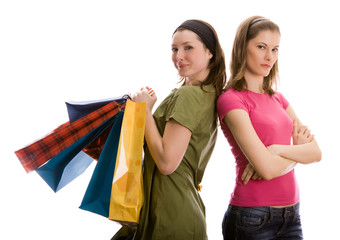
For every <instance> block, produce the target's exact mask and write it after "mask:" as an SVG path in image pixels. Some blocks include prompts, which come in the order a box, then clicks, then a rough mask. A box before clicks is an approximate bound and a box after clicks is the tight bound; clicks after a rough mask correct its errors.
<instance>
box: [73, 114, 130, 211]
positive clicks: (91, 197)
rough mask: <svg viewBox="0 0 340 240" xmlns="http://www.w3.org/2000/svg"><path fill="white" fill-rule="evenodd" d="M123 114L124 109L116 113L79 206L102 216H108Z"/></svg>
mask: <svg viewBox="0 0 340 240" xmlns="http://www.w3.org/2000/svg"><path fill="white" fill-rule="evenodd" d="M123 115H124V111H121V112H120V113H119V114H118V115H117V118H116V120H115V122H114V124H113V126H112V128H111V131H110V134H109V136H108V138H107V140H106V142H105V145H104V148H103V150H102V152H101V154H100V157H99V159H98V163H97V165H96V168H95V169H94V171H93V175H92V177H91V180H90V183H89V185H88V187H87V190H86V192H85V195H84V198H83V201H82V203H81V205H80V207H79V208H80V209H83V210H86V211H90V212H93V213H97V214H99V215H102V216H104V217H108V216H109V208H110V198H111V188H112V179H113V174H114V170H115V165H116V156H117V150H118V144H119V138H120V131H121V126H122V120H123Z"/></svg>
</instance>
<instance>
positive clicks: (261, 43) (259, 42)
mask: <svg viewBox="0 0 340 240" xmlns="http://www.w3.org/2000/svg"><path fill="white" fill-rule="evenodd" d="M259 43H261V44H263V45H266V46H268V44H266V43H264V42H257V44H259ZM278 47H280V46H279V45H277V46H275V47H274V48H278Z"/></svg>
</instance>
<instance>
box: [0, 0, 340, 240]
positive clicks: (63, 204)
mask: <svg viewBox="0 0 340 240" xmlns="http://www.w3.org/2000/svg"><path fill="white" fill-rule="evenodd" d="M335 4H336V1H334V2H333V1H331V0H324V1H287V0H286V1H272V0H269V1H260V0H259V1H251V0H248V1H241V0H239V1H232V2H231V1H217V0H210V1H201V0H190V1H179V0H171V1H138V0H131V1H100V0H97V1H90V0H81V1H80V0H78V1H77V0H60V1H51V0H41V1H38V0H30V1H23V0H21V1H20V0H7V1H6V0H3V1H1V2H0V79H1V81H0V83H1V85H0V86H1V94H0V98H1V118H0V119H1V120H0V121H1V129H0V130H1V145H0V147H1V153H2V161H1V162H2V167H1V170H0V171H1V174H0V186H1V188H0V189H1V197H0V213H1V219H2V224H1V231H0V238H1V239H51V240H52V239H110V237H111V236H112V235H113V234H114V233H115V232H116V231H117V230H118V228H119V225H118V224H117V223H115V222H111V221H109V220H107V219H105V218H103V217H101V216H99V215H95V214H93V213H89V212H85V211H83V210H80V209H79V208H78V207H79V205H80V203H81V200H82V197H83V195H84V192H85V190H86V187H87V185H88V182H89V179H90V177H91V174H92V171H93V168H94V164H92V165H91V167H90V168H89V169H88V170H87V171H86V172H85V173H84V174H83V175H82V176H80V177H79V178H78V179H76V180H75V181H74V182H72V183H71V184H70V185H68V186H67V187H65V188H64V189H62V190H61V191H60V192H58V193H56V194H55V193H54V192H53V191H52V190H51V189H50V188H49V187H48V186H47V184H46V183H45V182H43V181H42V179H41V178H40V177H39V176H38V175H37V174H36V173H34V172H33V173H30V174H26V172H25V170H24V169H23V168H22V166H21V164H20V163H19V161H18V159H17V158H16V156H15V155H14V151H15V150H17V149H19V148H22V147H24V146H25V145H27V144H29V143H31V142H33V141H34V140H36V139H38V138H40V137H42V136H44V135H46V134H47V133H48V132H50V131H51V130H53V129H54V128H56V127H57V126H59V125H60V124H61V123H64V122H66V121H67V113H66V108H65V105H64V102H65V101H68V100H93V99H103V98H109V97H114V96H118V95H121V94H125V93H128V92H131V93H133V92H135V91H136V90H137V89H139V88H140V87H142V86H145V85H148V86H151V87H153V88H154V89H155V91H156V94H157V96H158V99H159V102H160V101H161V100H162V99H164V97H165V96H166V95H167V94H168V93H169V92H170V90H171V89H172V88H174V87H176V86H177V85H176V83H177V80H178V78H177V72H176V70H175V68H174V67H173V65H172V62H171V49H170V44H171V36H172V33H173V31H174V29H175V28H176V27H177V26H178V25H179V24H180V23H182V22H183V21H184V20H187V19H192V18H197V19H202V20H205V21H207V22H209V23H210V24H212V25H213V26H214V27H215V29H216V31H217V32H218V34H219V38H220V42H221V44H222V47H223V49H224V51H225V54H226V60H227V62H229V59H230V50H231V47H232V42H233V38H234V35H235V31H236V28H237V26H238V25H239V23H240V22H241V21H242V20H244V19H245V18H247V17H249V16H251V15H263V16H265V17H268V18H270V19H272V20H273V21H274V22H276V23H277V24H278V25H279V26H280V28H281V35H282V38H281V46H280V56H279V65H280V76H281V82H280V85H279V91H280V92H282V93H283V94H284V95H285V97H286V98H287V99H288V100H289V101H290V103H291V105H292V106H293V108H294V109H295V111H296V113H297V114H298V116H299V117H300V119H301V120H302V122H303V123H304V124H306V125H308V126H309V127H310V129H312V131H313V133H314V134H315V135H316V139H317V140H318V142H319V144H320V146H321V148H322V151H323V159H322V161H321V162H320V163H317V164H312V165H307V166H305V165H299V166H298V167H297V168H296V175H297V177H298V180H299V184H300V188H301V215H302V222H303V227H304V234H305V239H307V240H310V239H313V240H314V239H340V238H339V237H338V235H337V233H338V231H337V227H338V223H337V221H338V219H337V215H338V214H339V213H340V211H339V208H338V207H337V204H338V203H339V200H340V199H339V198H340V197H339V195H340V194H338V193H339V187H338V185H339V178H338V176H337V172H338V167H339V163H338V161H339V156H338V153H337V149H338V146H337V145H336V144H337V142H338V136H339V134H340V130H339V127H338V122H339V120H340V119H339V116H340V114H337V112H338V111H339V98H338V96H337V92H338V88H337V87H338V86H339V80H340V79H339V76H338V69H339V67H338V57H339V54H340V51H339V47H338V45H339V42H340V39H339V34H338V29H339V23H340V17H339V13H338V11H337V8H338V7H337V6H336V5H335ZM228 75H229V73H228ZM159 102H158V103H159ZM234 171H235V170H234V161H233V157H232V156H231V153H230V150H229V145H228V143H227V141H226V140H225V139H224V136H223V134H222V132H221V131H220V132H219V138H218V142H217V145H216V148H215V151H214V153H213V156H212V159H211V162H210V164H209V165H208V167H207V170H206V174H205V177H204V179H203V183H202V184H203V189H202V197H203V200H204V202H205V205H206V214H207V226H208V235H209V239H213V240H219V239H222V234H221V222H222V218H223V215H224V211H225V210H226V208H227V204H228V201H229V197H230V193H231V191H232V189H233V185H234V178H235V173H234Z"/></svg>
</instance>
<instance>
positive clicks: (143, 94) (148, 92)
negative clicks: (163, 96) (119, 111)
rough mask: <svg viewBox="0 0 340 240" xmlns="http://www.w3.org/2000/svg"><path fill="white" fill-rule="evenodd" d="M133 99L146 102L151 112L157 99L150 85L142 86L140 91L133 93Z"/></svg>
mask: <svg viewBox="0 0 340 240" xmlns="http://www.w3.org/2000/svg"><path fill="white" fill-rule="evenodd" d="M131 99H132V101H134V102H146V109H147V110H149V111H150V112H151V111H152V108H153V106H154V105H155V102H156V101H157V97H156V94H155V91H154V90H153V89H152V88H150V87H143V88H141V89H140V91H139V92H136V93H135V94H133V95H132V97H131Z"/></svg>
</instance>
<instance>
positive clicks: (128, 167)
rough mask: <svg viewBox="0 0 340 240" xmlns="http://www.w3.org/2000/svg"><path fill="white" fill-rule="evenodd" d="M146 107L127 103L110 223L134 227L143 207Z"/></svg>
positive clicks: (112, 195)
mask: <svg viewBox="0 0 340 240" xmlns="http://www.w3.org/2000/svg"><path fill="white" fill-rule="evenodd" d="M145 112H146V103H135V102H132V101H130V100H127V102H126V107H125V112H124V117H123V123H122V127H121V134H120V140H119V146H118V152H117V159H116V167H115V172H114V177H113V180H112V190H111V200H110V211H109V219H111V220H114V221H118V222H120V223H122V224H137V223H138V222H139V213H140V210H141V208H142V206H143V203H144V195H143V172H142V159H143V141H144V129H145Z"/></svg>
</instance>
